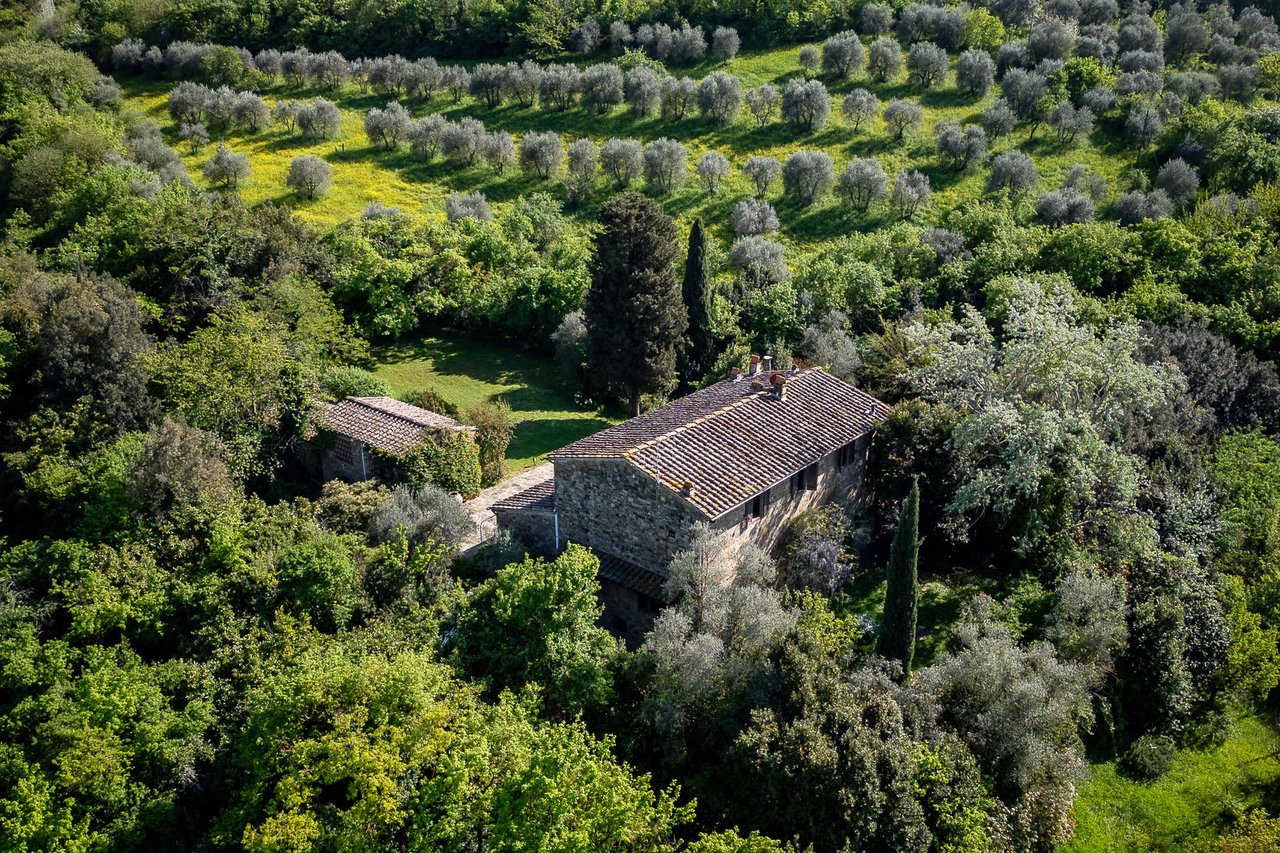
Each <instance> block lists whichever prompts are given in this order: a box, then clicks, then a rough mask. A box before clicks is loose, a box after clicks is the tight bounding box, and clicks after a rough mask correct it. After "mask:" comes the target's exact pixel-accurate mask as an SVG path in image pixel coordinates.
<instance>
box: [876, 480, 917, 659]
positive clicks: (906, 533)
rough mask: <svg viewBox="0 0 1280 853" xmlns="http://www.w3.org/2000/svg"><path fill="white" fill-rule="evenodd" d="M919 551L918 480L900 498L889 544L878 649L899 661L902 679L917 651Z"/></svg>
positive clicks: (886, 655)
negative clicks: (896, 525) (900, 501)
mask: <svg viewBox="0 0 1280 853" xmlns="http://www.w3.org/2000/svg"><path fill="white" fill-rule="evenodd" d="M919 555H920V481H919V480H916V481H915V482H914V483H912V484H911V492H910V494H908V495H907V498H906V500H904V501H903V502H902V514H901V516H900V517H899V518H898V529H897V531H896V532H895V533H894V534H893V544H892V545H891V546H890V547H889V568H888V572H887V574H888V580H889V587H888V589H887V590H886V591H885V596H884V625H883V627H882V628H881V632H880V653H881V654H882V655H884V656H885V657H887V658H889V659H890V660H896V661H899V662H901V663H902V675H903V678H904V679H905V678H906V677H907V676H909V675H910V674H911V659H912V658H913V657H915V653H916V605H917V602H918V600H919V598H920V583H919V577H918V574H917V563H918V558H919Z"/></svg>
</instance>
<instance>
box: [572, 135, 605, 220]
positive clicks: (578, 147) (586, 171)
mask: <svg viewBox="0 0 1280 853" xmlns="http://www.w3.org/2000/svg"><path fill="white" fill-rule="evenodd" d="M599 168H600V150H599V149H598V148H596V144H595V143H594V142H592V141H591V140H590V139H587V138H583V139H579V140H576V141H575V142H573V144H571V145H570V146H569V164H568V169H567V170H566V172H567V177H566V178H565V184H564V186H565V193H566V194H567V195H568V197H569V203H570V204H572V205H575V206H576V205H578V204H581V203H582V200H583V199H585V198H586V197H587V196H589V195H591V190H592V188H593V187H594V186H595V182H596V172H597V171H598V170H599Z"/></svg>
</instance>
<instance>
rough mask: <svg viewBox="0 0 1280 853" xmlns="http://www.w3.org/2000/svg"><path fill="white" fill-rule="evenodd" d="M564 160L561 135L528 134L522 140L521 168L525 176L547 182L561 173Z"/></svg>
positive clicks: (550, 133) (547, 132)
mask: <svg viewBox="0 0 1280 853" xmlns="http://www.w3.org/2000/svg"><path fill="white" fill-rule="evenodd" d="M563 158H564V147H563V146H562V145H561V143H560V134H558V133H555V132H554V131H546V132H544V133H537V132H534V133H526V134H525V135H524V136H523V137H522V138H521V140H520V168H521V169H522V170H523V171H524V172H525V174H534V175H537V176H538V177H539V178H543V179H544V180H545V179H546V178H549V177H551V176H552V175H554V174H555V173H556V172H558V171H560V161H561V160H562V159H563Z"/></svg>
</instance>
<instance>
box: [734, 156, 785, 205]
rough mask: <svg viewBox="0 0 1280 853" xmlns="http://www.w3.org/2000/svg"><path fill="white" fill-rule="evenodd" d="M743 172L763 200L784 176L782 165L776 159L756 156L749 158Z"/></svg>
mask: <svg viewBox="0 0 1280 853" xmlns="http://www.w3.org/2000/svg"><path fill="white" fill-rule="evenodd" d="M742 171H743V172H744V173H745V174H746V176H747V177H748V178H750V179H751V184H752V186H754V187H755V190H756V195H757V196H759V197H761V198H763V197H764V195H765V194H766V193H767V192H769V187H771V186H773V184H774V182H775V181H777V180H778V177H779V176H780V175H781V174H782V164H781V163H779V162H778V159H777V158H776V157H765V156H762V155H759V154H756V155H753V156H751V157H748V158H747V162H746V163H745V164H744V165H743V167H742Z"/></svg>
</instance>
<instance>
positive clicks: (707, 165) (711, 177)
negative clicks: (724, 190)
mask: <svg viewBox="0 0 1280 853" xmlns="http://www.w3.org/2000/svg"><path fill="white" fill-rule="evenodd" d="M694 171H695V172H697V174H698V180H700V181H702V186H703V187H704V188H706V190H707V192H708V193H710V194H711V195H715V194H716V193H718V192H720V182H721V181H723V180H724V179H725V178H726V177H728V176H729V160H728V158H726V157H725V156H724V155H723V154H721V153H720V152H719V151H708V152H707V153H706V154H703V155H702V157H701V158H700V159H699V160H698V165H697V166H696V167H695V169H694Z"/></svg>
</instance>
